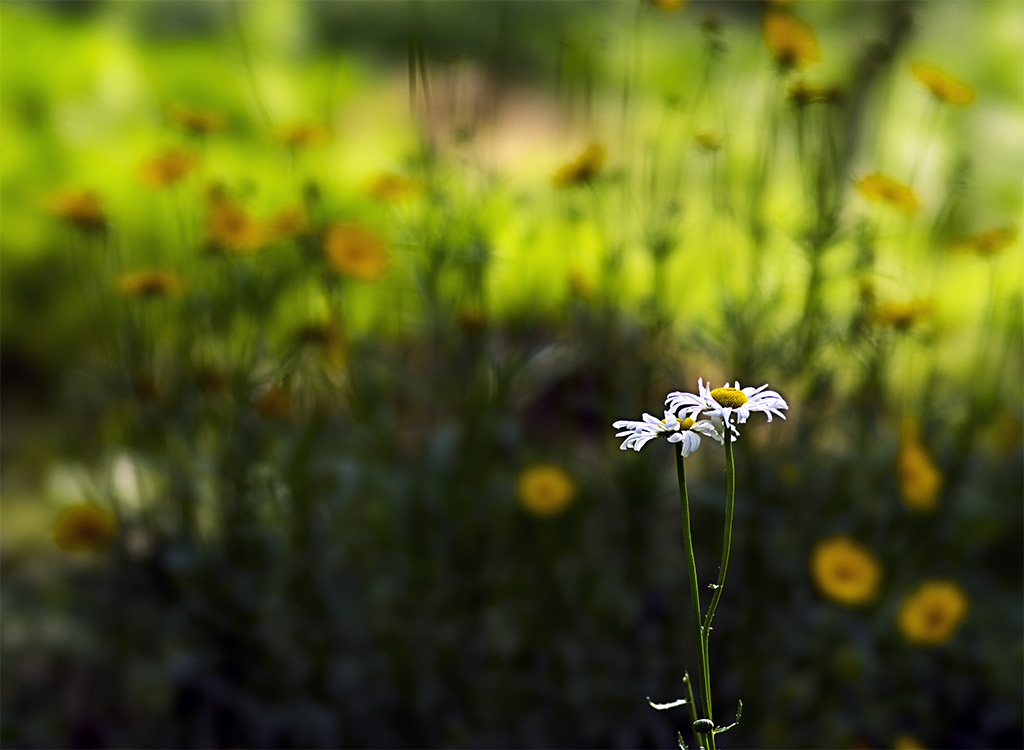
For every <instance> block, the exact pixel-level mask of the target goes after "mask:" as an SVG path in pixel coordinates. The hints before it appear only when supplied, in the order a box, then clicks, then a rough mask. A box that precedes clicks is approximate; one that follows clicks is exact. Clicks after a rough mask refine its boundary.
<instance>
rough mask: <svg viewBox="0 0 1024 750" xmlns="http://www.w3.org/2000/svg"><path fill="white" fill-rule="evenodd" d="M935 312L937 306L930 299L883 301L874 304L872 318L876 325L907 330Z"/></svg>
mask: <svg viewBox="0 0 1024 750" xmlns="http://www.w3.org/2000/svg"><path fill="white" fill-rule="evenodd" d="M934 312H935V306H934V305H933V304H932V303H931V302H930V301H929V300H915V301H913V302H882V303H880V304H876V305H873V306H872V308H871V313H870V320H871V322H872V323H874V324H875V325H879V326H889V327H891V328H897V329H899V330H901V331H905V330H907V329H908V328H910V327H912V326H914V325H916V324H917V323H919V322H921V321H923V320H926V319H928V318H930V317H931V316H932V314H933V313H934Z"/></svg>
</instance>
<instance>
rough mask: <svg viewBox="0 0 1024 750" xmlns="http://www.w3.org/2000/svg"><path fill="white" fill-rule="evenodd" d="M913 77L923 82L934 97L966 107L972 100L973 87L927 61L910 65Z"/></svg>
mask: <svg viewBox="0 0 1024 750" xmlns="http://www.w3.org/2000/svg"><path fill="white" fill-rule="evenodd" d="M910 72H911V73H912V74H913V76H914V78H916V79H917V80H919V81H920V82H921V83H923V84H924V85H925V86H926V87H927V88H928V90H929V91H931V92H932V94H933V95H934V96H935V98H936V99H938V100H939V101H943V102H948V103H949V104H956V105H958V106H961V107H966V106H967V105H968V104H970V103H971V102H973V101H974V89H972V88H971V87H970V86H968V85H967V84H966V83H964V82H963V81H959V80H957V79H956V78H954V77H953V76H951V75H950V74H949V73H947V72H946V71H944V70H942V69H941V68H938V67H936V66H934V65H929V64H928V63H923V62H915V63H913V64H912V65H911V66H910Z"/></svg>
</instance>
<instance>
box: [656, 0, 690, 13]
mask: <svg viewBox="0 0 1024 750" xmlns="http://www.w3.org/2000/svg"><path fill="white" fill-rule="evenodd" d="M650 3H651V5H653V6H654V7H655V8H657V9H658V10H663V11H665V12H667V13H672V12H674V11H677V10H679V9H681V8H682V7H683V6H684V5H686V0H650Z"/></svg>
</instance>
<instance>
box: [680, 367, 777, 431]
mask: <svg viewBox="0 0 1024 750" xmlns="http://www.w3.org/2000/svg"><path fill="white" fill-rule="evenodd" d="M767 387H768V384H767V383H765V384H764V385H762V386H761V387H760V388H750V387H748V388H740V384H739V382H738V381H737V382H735V383H734V384H733V385H732V386H730V385H729V384H728V383H726V384H725V385H724V386H722V387H721V388H715V389H712V388H711V387H710V384H708V385H705V384H704V379H703V378H700V379H698V380H697V389H698V390H699V391H700V393H699V394H693V393H686V392H681V391H677V392H675V393H670V394H669V395H668V398H667V399H666V400H665V403H666V404H668V407H669V409H670V410H672V411H679V412H680V413H681V414H686V415H687V416H689V417H690V418H694V417H696V416H697V415H698V414H700V413H702V412H703V413H704V416H706V417H707V418H708V419H710V420H711V422H712V424H713V425H714V426H715V427H716V428H721V426H722V425H723V424H725V425H728V426H729V429H730V430H731V431H732V433H733V435H736V436H738V435H739V434H740V433H739V430H738V429H736V425H738V424H743V423H744V422H746V421H747V419H748V418H749V417H750V414H751V412H755V411H760V412H764V415H765V416H766V417H768V421H769V422H771V421H772V415H773V414H774V415H776V416H779V417H782V418H783V419H785V418H786V415H785V414H783V413H782V412H781V411H779V410H780V409H788V408H789V404H787V403H786V401H785V399H783V398H782V396H780V395H779V394H778V393H776V392H775V391H767V390H765V389H766V388H767ZM733 439H735V438H733Z"/></svg>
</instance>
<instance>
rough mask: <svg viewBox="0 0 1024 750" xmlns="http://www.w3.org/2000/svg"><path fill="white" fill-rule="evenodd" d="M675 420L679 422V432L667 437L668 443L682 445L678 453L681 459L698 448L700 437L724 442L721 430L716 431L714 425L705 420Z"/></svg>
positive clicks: (688, 418)
mask: <svg viewBox="0 0 1024 750" xmlns="http://www.w3.org/2000/svg"><path fill="white" fill-rule="evenodd" d="M676 419H677V420H678V421H679V431H678V432H673V433H672V434H671V435H669V436H668V441H669V442H670V443H682V445H681V446H680V448H681V450H680V453H682V454H683V458H686V457H687V456H689V455H690V454H691V453H693V452H694V451H695V450H697V449H698V448H699V447H700V436H701V435H704V436H705V437H709V438H711V439H712V440H717V441H718V442H719V443H724V442H725V437H724V434H723V432H722V430H721V429H716V428H715V425H713V424H712V423H711V422H709V421H708V420H706V419H702V420H700V421H699V422H694V421H693V420H692V419H691V418H690V417H686V418H684V419H682V420H679V419H678V417H677V418H676Z"/></svg>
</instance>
